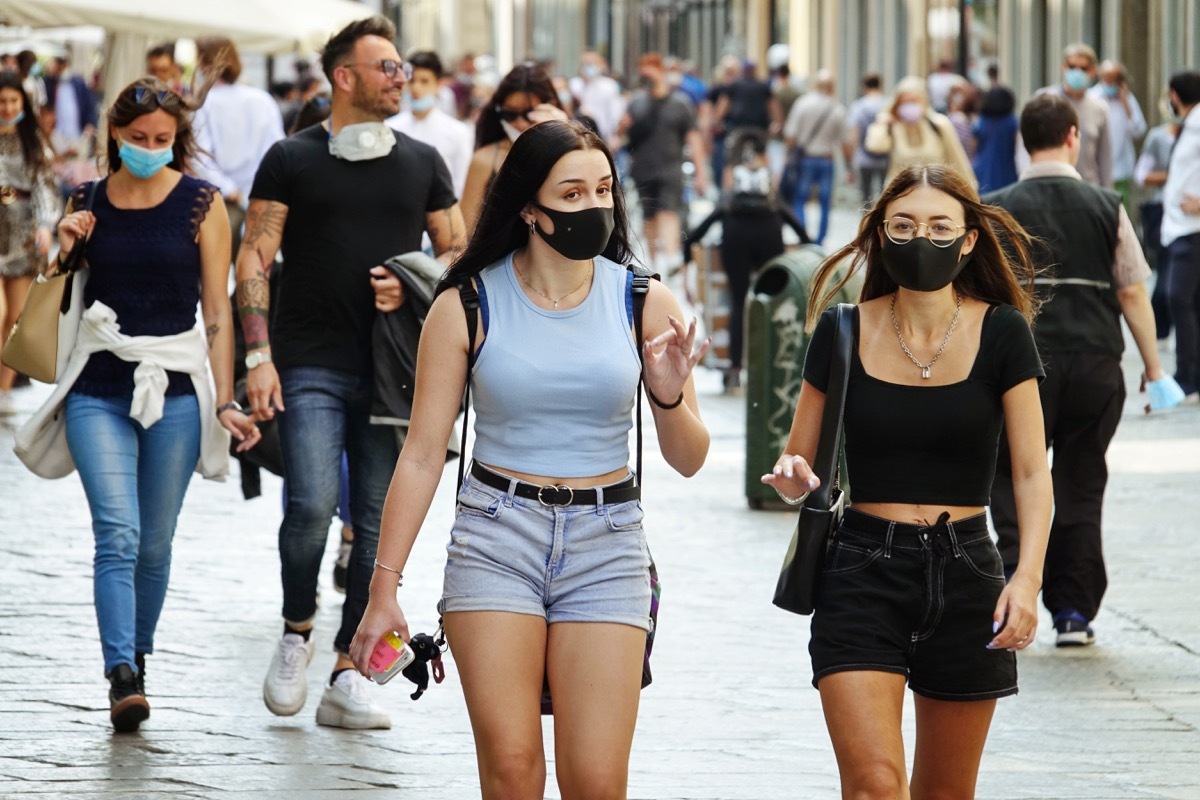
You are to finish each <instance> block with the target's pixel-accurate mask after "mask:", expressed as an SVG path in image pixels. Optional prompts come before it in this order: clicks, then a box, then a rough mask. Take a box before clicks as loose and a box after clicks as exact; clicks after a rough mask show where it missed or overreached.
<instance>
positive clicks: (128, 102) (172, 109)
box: [105, 75, 207, 175]
mask: <svg viewBox="0 0 1200 800" xmlns="http://www.w3.org/2000/svg"><path fill="white" fill-rule="evenodd" d="M206 94H207V92H206ZM139 97H140V99H141V102H138V100H139ZM159 109H162V110H163V111H165V112H167V113H168V114H170V115H171V116H172V117H173V118H174V119H175V144H173V145H172V146H171V149H172V151H173V154H174V156H175V157H174V158H173V159H171V163H170V164H168V165H167V166H169V167H172V168H173V169H177V170H179V171H180V172H188V171H189V170H190V169H191V167H192V163H193V161H194V159H195V157H196V153H197V152H198V151H197V149H196V134H195V132H194V131H193V130H192V112H193V111H194V110H195V109H194V107H193V105H192V104H191V103H189V102H188V101H187V100H186V99H184V98H183V97H181V96H179V94H177V93H176V92H175V91H174V90H173V89H171V87H170V86H168V85H167V84H165V83H163V82H162V81H160V80H159V79H158V78H155V77H153V76H150V75H147V76H146V77H144V78H138V79H137V80H136V81H134V82H133V83H131V84H129V85H128V86H126V87H125V88H124V89H122V90H121V93H120V94H118V95H117V97H116V99H115V100H114V101H113V104H112V105H111V106H110V107H109V109H108V114H107V117H106V119H107V122H108V130H109V132H110V135H109V136H108V147H107V149H106V151H105V154H106V156H107V163H108V173H109V174H110V175H111V174H112V173H114V172H116V171H117V170H119V169H120V168H121V156H120V149H121V146H120V145H119V144H117V139H116V137H115V136H112V135H111V131H113V130H114V129H116V128H124V127H125V126H126V125H128V124H130V123H131V122H133V121H134V120H135V119H137V118H138V117H141V116H143V115H145V114H153V113H154V112H155V111H158V110H159Z"/></svg>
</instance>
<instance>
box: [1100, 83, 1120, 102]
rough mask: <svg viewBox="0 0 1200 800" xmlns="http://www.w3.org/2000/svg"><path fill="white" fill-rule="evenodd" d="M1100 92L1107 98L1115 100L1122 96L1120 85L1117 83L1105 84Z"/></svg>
mask: <svg viewBox="0 0 1200 800" xmlns="http://www.w3.org/2000/svg"><path fill="white" fill-rule="evenodd" d="M1100 91H1102V92H1104V96H1105V97H1108V98H1113V99H1115V98H1116V97H1117V96H1118V95H1120V94H1121V87H1120V85H1119V84H1116V83H1106V84H1103V88H1101V90H1100Z"/></svg>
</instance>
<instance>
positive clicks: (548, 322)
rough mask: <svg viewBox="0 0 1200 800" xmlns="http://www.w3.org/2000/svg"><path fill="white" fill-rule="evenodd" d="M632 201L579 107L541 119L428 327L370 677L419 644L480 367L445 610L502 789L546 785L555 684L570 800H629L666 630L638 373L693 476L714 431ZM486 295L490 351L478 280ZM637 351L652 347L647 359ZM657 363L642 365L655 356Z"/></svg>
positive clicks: (379, 591)
mask: <svg viewBox="0 0 1200 800" xmlns="http://www.w3.org/2000/svg"><path fill="white" fill-rule="evenodd" d="M630 260H631V253H630V247H629V243H628V224H627V220H626V215H625V204H624V200H623V198H622V195H621V191H620V187H619V186H618V185H617V179H616V169H615V167H614V165H613V160H612V156H611V155H610V153H609V152H608V150H607V149H606V147H605V146H604V144H603V142H602V141H601V140H600V139H599V138H598V137H597V136H596V135H595V134H594V133H592V132H591V131H589V130H588V129H587V128H585V127H584V126H582V125H580V124H579V123H575V122H558V121H556V122H545V123H541V124H539V125H535V126H533V127H531V128H530V129H528V130H526V131H525V132H524V133H522V134H521V136H520V137H519V138H518V139H517V140H516V142H515V143H514V144H513V146H512V150H511V152H510V153H509V156H508V158H507V159H505V161H504V164H503V166H502V167H501V169H500V171H499V172H498V173H497V175H496V180H495V183H494V185H493V186H492V188H491V189H490V190H489V192H488V195H487V198H486V200H485V202H484V206H483V209H482V211H481V214H480V218H479V222H478V225H477V227H476V229H475V232H474V234H473V236H472V238H471V242H470V245H469V246H468V248H467V250H466V252H465V253H464V254H463V256H462V257H461V258H460V259H459V260H458V261H457V262H456V263H455V265H454V266H453V267H452V268H451V270H450V272H449V273H448V274H447V276H446V278H445V279H444V280H443V282H442V286H441V287H440V293H439V295H438V297H437V299H436V300H435V301H434V304H433V307H432V308H431V309H430V312H429V316H428V318H427V319H426V322H425V328H424V331H423V335H422V336H421V345H420V352H419V355H418V361H417V376H416V396H415V398H414V402H413V414H412V425H411V427H410V429H409V435H408V439H407V441H406V442H405V444H404V449H403V451H402V452H401V454H400V459H399V461H398V462H397V465H396V471H395V474H394V476H393V478H392V484H391V488H390V489H389V492H388V498H387V502H386V504H385V505H384V512H383V523H382V526H381V530H380V536H379V550H378V554H377V561H376V562H375V563H376V568H375V573H374V575H373V577H372V580H371V595H370V602H369V604H368V606H367V609H366V612H365V613H364V615H363V619H362V623H361V624H360V626H359V628H358V633H357V635H356V636H355V638H354V642H353V644H352V645H351V648H350V655H351V657H352V658H353V659H354V662H355V664H356V665H357V666H358V668H359V670H360V671H364V674H365V671H366V668H367V665H368V662H369V660H370V654H371V651H372V650H373V648H374V647H375V645H376V643H377V642H378V641H379V639H380V637H381V636H382V635H383V634H385V633H386V632H388V631H396V632H398V633H399V634H400V635H401V636H402V637H403V638H404V639H405V640H407V639H408V626H407V623H406V622H405V618H404V614H403V613H402V612H401V610H400V607H399V605H398V604H397V602H396V588H397V582H398V578H399V573H400V572H401V571H402V570H403V568H404V565H405V563H406V561H407V559H408V555H409V552H410V551H411V548H412V545H413V541H414V540H415V539H416V536H417V532H418V530H419V529H420V527H421V524H422V522H423V521H424V518H425V515H426V514H427V512H428V509H429V504H430V501H431V499H432V497H433V493H434V490H435V489H436V487H437V482H438V478H439V476H440V475H441V472H442V464H443V463H444V460H445V447H446V439H447V438H448V437H449V435H450V430H451V426H452V424H453V422H454V418H455V415H456V413H457V410H458V408H459V404H460V400H461V398H462V394H463V389H464V385H465V381H466V377H467V373H468V369H470V374H471V385H472V391H473V397H474V398H475V408H476V412H477V414H476V423H475V427H476V449H475V454H474V455H475V460H474V462H473V464H472V465H471V468H470V471H469V473H468V475H467V477H466V479H465V480H464V482H463V485H462V486H461V487H460V488H459V495H458V500H459V503H458V510H457V513H456V519H455V523H454V527H453V529H452V531H451V537H450V543H449V545H448V546H447V552H448V559H447V564H446V572H445V578H444V588H443V593H442V600H441V602H440V603H439V610H441V611H442V613H443V618H444V622H445V630H446V634H447V638H448V640H449V642H450V646H451V648H452V649H453V651H454V659H455V663H456V664H457V666H458V669H459V672H460V674H461V678H462V684H463V691H464V694H465V695H466V701H467V708H468V710H469V712H470V716H471V723H472V728H473V730H474V733H475V743H476V748H477V750H478V761H479V769H480V783H481V787H482V793H483V796H484V797H498V796H503V797H543V796H544V793H545V791H544V790H545V781H546V767H545V756H544V753H543V750H542V732H541V731H542V729H541V724H540V716H539V715H540V709H541V706H542V695H543V684H544V683H545V684H546V685H547V686H548V688H549V690H550V693H551V695H552V697H553V700H554V702H553V713H554V721H555V763H556V771H557V779H558V785H559V788H560V791H561V793H562V796H564V797H580V796H593V795H603V796H614V797H615V796H623V794H624V792H625V786H626V782H627V777H628V764H629V754H630V749H631V746H632V742H633V732H634V725H635V721H636V717H637V706H638V691H639V688H640V683H641V673H642V661H643V656H644V653H645V648H646V637H647V631H648V630H649V629H650V627H651V622H650V619H649V613H650V599H651V592H650V578H649V565H650V559H649V552H648V550H647V547H646V540H645V533H644V531H643V530H642V522H641V521H642V511H641V503H640V499H639V498H640V491H641V487H640V485H639V483H640V482H639V480H638V477H640V476H634V475H633V474H632V473H631V471H630V467H629V457H630V454H629V446H628V434H629V429H630V427H631V411H632V409H633V404H634V398H635V396H636V391H637V385H638V381H639V379H640V380H641V381H642V382H643V383H644V385H645V387H646V390H647V394H648V396H649V397H650V400H651V409H652V411H653V413H654V418H655V423H656V424H655V427H656V429H657V431H658V440H659V446H660V448H661V451H662V454H663V457H664V458H665V459H666V461H667V463H669V464H670V465H671V466H672V467H674V468H675V469H676V470H677V471H678V472H679V473H681V474H683V475H685V476H690V475H692V474H694V473H695V472H696V471H697V470H698V469H700V467H701V465H702V464H703V463H704V459H705V456H706V455H707V452H708V445H709V437H708V431H707V429H706V428H705V426H704V423H703V422H702V421H701V419H700V415H699V411H698V409H697V405H696V393H695V389H694V386H693V384H692V377H691V373H692V369H693V368H694V367H695V365H696V363H697V361H698V360H699V359H700V358H701V357H702V356H703V355H704V352H705V351H706V350H707V348H708V342H704V343H703V344H701V345H700V346H698V347H697V346H695V338H696V327H695V322H694V321H693V322H692V323H691V324H690V325H687V326H685V325H684V324H683V323H682V322H681V320H682V319H683V315H682V312H681V310H680V306H679V303H678V302H677V301H676V299H675V298H674V297H673V296H672V295H671V293H670V291H669V290H667V289H666V288H665V287H664V286H663V285H662V284H661V283H659V282H657V281H651V282H650V287H649V292H648V294H647V296H646V302H645V308H644V310H643V313H642V321H643V323H644V330H643V340H642V341H635V334H634V326H633V324H632V323H633V316H632V307H633V304H632V294H631V290H630V286H631V274H630V273H629V272H628V270H626V268H625V266H624V265H626V264H628V263H629V262H630ZM462 286H466V287H473V288H474V289H475V290H476V291H477V293H478V295H479V299H480V308H479V309H478V310H476V311H471V312H467V313H472V314H476V315H477V319H478V323H479V324H478V326H477V329H476V334H475V338H474V341H475V351H474V352H473V353H471V352H469V349H470V348H469V345H468V341H469V334H468V325H467V322H466V317H465V315H464V304H463V301H462V299H461V296H460V292H459V287H462ZM639 355H640V358H641V360H640V361H639ZM643 362H644V366H643Z"/></svg>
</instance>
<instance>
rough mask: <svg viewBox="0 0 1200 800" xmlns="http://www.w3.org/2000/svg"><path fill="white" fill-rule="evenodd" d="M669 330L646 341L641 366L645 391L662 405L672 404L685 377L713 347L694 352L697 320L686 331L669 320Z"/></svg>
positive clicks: (677, 323) (708, 342)
mask: <svg viewBox="0 0 1200 800" xmlns="http://www.w3.org/2000/svg"><path fill="white" fill-rule="evenodd" d="M667 320H668V321H669V322H670V323H671V327H670V328H668V329H667V330H665V331H663V332H662V333H660V334H659V335H658V336H655V337H654V338H653V339H647V340H646V342H645V343H643V344H642V354H643V358H642V360H643V362H644V363H645V371H646V387H647V388H648V389H649V390H650V391H651V392H653V393H654V396H655V397H657V398H658V399H659V400H661V401H662V402H664V403H673V402H675V398H677V397H679V395H680V394H681V393H682V392H683V386H684V384H686V383H687V379H688V376H689V375H691V374H692V370H693V369H694V368H695V366H696V364H698V363H699V362H700V359H702V358H704V354H705V353H707V352H708V347H709V345H710V344H712V339H711V338H708V339H705V340H704V342H703V343H702V344H701V345H700V346H699V347H697V348H695V351H693V349H692V348H693V347H695V344H696V320H695V319H694V318H693V319H692V322H691V324H690V325H688V326H687V328H686V329H685V328H684V327H683V323H682V322H680V321H679V320H677V319H675V318H674V317H671V316H668V317H667Z"/></svg>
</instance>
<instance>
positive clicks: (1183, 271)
mask: <svg viewBox="0 0 1200 800" xmlns="http://www.w3.org/2000/svg"><path fill="white" fill-rule="evenodd" d="M1167 258H1168V259H1169V260H1170V262H1171V267H1170V269H1171V274H1170V284H1169V285H1168V286H1167V300H1168V302H1169V303H1170V304H1171V322H1172V323H1174V325H1175V380H1177V381H1179V385H1180V386H1182V387H1183V390H1184V391H1185V392H1187V393H1189V394H1191V393H1192V392H1194V391H1196V390H1197V389H1200V233H1193V234H1189V235H1187V236H1180V237H1179V238H1178V239H1176V240H1175V241H1173V242H1171V244H1170V245H1169V246H1168V247H1167Z"/></svg>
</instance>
